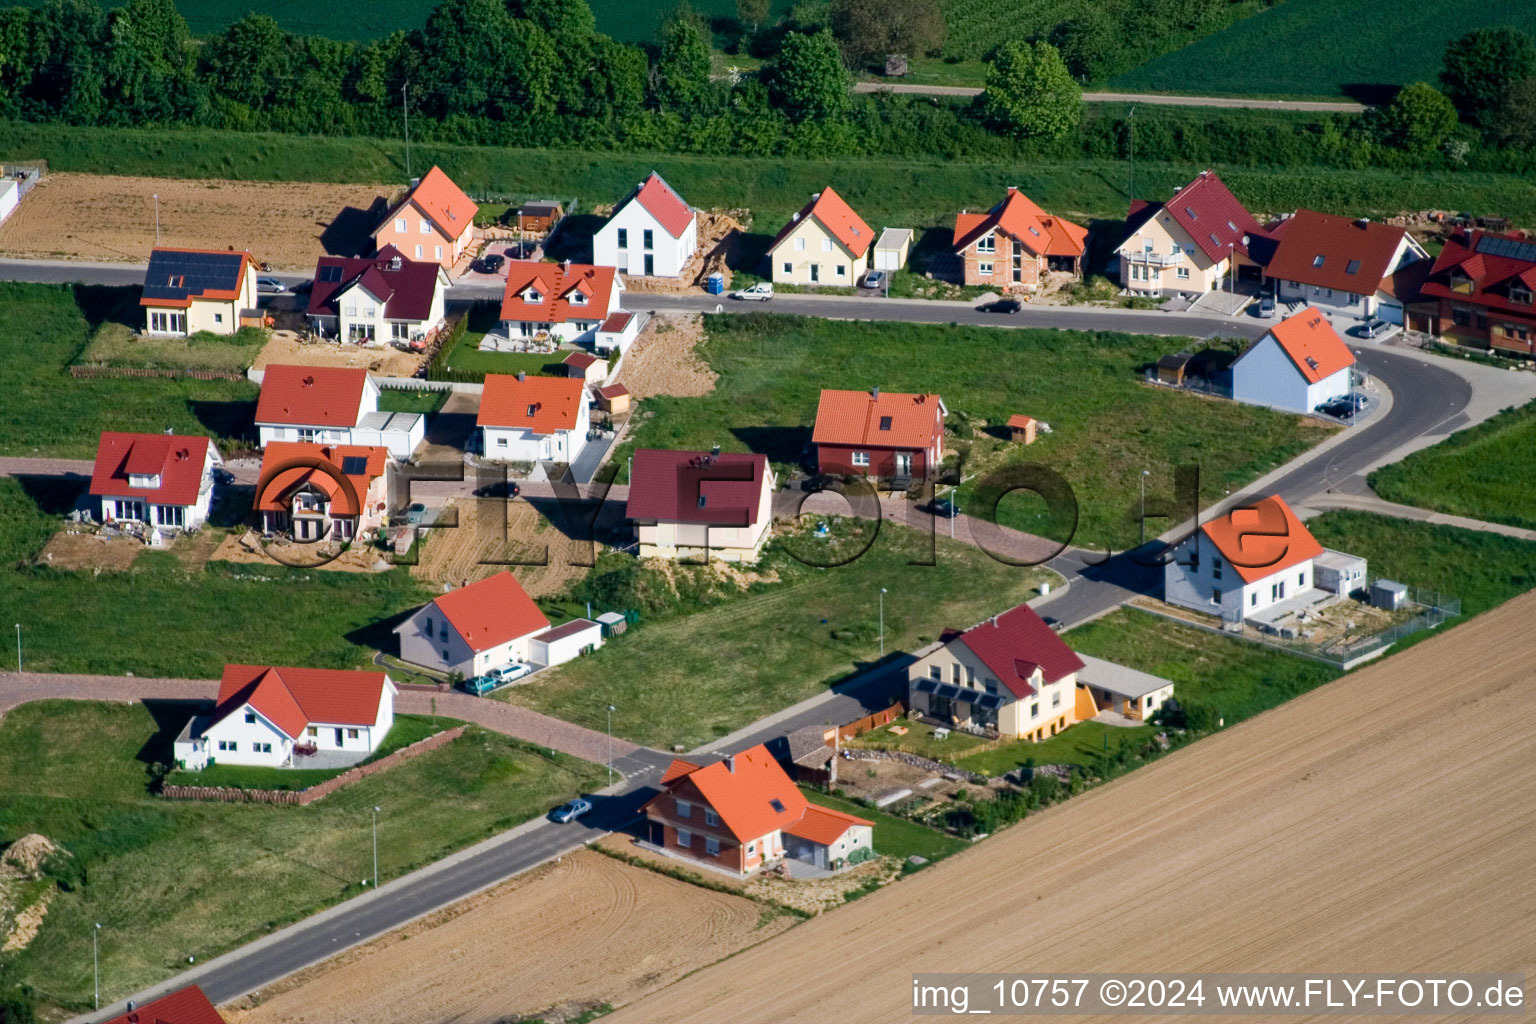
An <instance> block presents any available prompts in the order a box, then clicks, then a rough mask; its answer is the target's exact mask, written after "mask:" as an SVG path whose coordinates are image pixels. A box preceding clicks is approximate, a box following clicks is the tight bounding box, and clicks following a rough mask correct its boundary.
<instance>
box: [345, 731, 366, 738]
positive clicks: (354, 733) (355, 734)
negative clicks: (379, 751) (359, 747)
mask: <svg viewBox="0 0 1536 1024" xmlns="http://www.w3.org/2000/svg"><path fill="white" fill-rule="evenodd" d="M362 735H363V731H362V730H361V729H348V730H347V739H349V740H355V739H358V738H360V737H361V736H362Z"/></svg>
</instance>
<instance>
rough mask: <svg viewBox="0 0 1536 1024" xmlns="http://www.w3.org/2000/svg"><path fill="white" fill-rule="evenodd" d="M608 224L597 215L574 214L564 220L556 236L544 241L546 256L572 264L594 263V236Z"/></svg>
mask: <svg viewBox="0 0 1536 1024" xmlns="http://www.w3.org/2000/svg"><path fill="white" fill-rule="evenodd" d="M606 222H607V218H605V217H599V216H598V215H597V214H595V213H573V214H571V215H570V216H568V217H565V218H562V219H561V221H560V223H559V224H558V225H556V226H555V231H554V234H552V235H550V236H549V237H548V238H546V239H545V240H544V255H545V256H547V257H549V258H550V259H552V260H555V261H557V262H558V261H560V260H570V261H571V262H572V263H590V262H592V236H593V235H595V234H597V229H598V228H600V227H602V226H603V224H605V223H606Z"/></svg>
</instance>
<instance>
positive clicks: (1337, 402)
mask: <svg viewBox="0 0 1536 1024" xmlns="http://www.w3.org/2000/svg"><path fill="white" fill-rule="evenodd" d="M1317 411H1318V412H1320V413H1322V414H1323V415H1325V416H1336V417H1338V418H1339V419H1345V420H1347V419H1349V418H1350V417H1352V416H1354V414H1355V403H1354V402H1352V401H1350V399H1349V398H1348V397H1345V398H1330V399H1329V400H1328V401H1326V402H1324V403H1323V404H1322V405H1320V406H1318V407H1317Z"/></svg>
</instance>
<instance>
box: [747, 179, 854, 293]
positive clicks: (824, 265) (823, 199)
mask: <svg viewBox="0 0 1536 1024" xmlns="http://www.w3.org/2000/svg"><path fill="white" fill-rule="evenodd" d="M874 241H875V233H874V232H873V231H872V230H870V227H869V225H868V224H866V223H864V219H863V218H862V217H860V216H859V215H858V214H857V213H854V212H853V208H852V207H850V206H849V205H848V204H847V203H846V202H844V201H843V197H842V196H840V195H838V194H837V193H836V192H835V191H833V189H832V186H830V185H828V186H827V187H826V188H824V189H822V190H821V191H820V192H818V193H816V194H815V195H814V196H812V197H811V201H810V202H809V203H806V204H805V206H804V207H803V208H802V209H801V210H800V212H798V213H796V214H795V215H794V216H793V217H791V218H790V221H789V223H788V224H786V225H784V227H783V228H782V229H781V230H780V231H779V233H778V236H777V237H775V238H774V240H773V244H772V245H770V246H769V247H768V262H769V268H770V270H769V274H770V277H771V278H772V280H773V283H774V284H830V285H842V286H852V285H856V284H858V283H859V280H860V279H861V278H863V276H864V271H866V270H868V269H869V254H870V249H871V248H872V247H873V245H874Z"/></svg>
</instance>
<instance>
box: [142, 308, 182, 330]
mask: <svg viewBox="0 0 1536 1024" xmlns="http://www.w3.org/2000/svg"><path fill="white" fill-rule="evenodd" d="M149 329H150V330H151V331H153V332H154V333H156V334H185V333H187V314H185V313H151V314H149Z"/></svg>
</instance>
